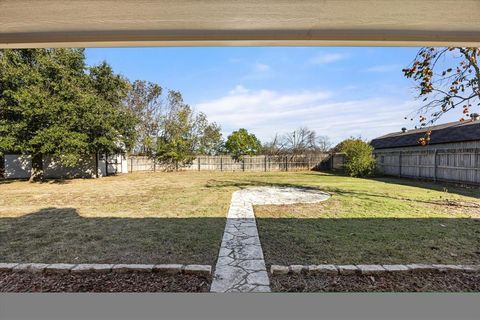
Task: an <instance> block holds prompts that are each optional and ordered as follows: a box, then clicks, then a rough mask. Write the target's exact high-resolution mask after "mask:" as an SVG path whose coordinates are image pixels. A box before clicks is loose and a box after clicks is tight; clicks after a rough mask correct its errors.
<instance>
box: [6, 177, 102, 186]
mask: <svg viewBox="0 0 480 320" xmlns="http://www.w3.org/2000/svg"><path fill="white" fill-rule="evenodd" d="M92 179H93V178H92ZM72 180H73V179H44V180H41V181H35V182H32V183H39V184H68V183H70V182H71V181H72ZM77 180H78V178H77ZM28 181H29V180H28V179H0V185H2V184H10V183H14V182H28Z"/></svg>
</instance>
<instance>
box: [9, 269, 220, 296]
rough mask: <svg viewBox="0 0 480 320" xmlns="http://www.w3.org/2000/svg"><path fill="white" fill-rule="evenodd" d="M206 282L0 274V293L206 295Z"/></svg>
mask: <svg viewBox="0 0 480 320" xmlns="http://www.w3.org/2000/svg"><path fill="white" fill-rule="evenodd" d="M210 283H211V277H210V276H204V275H192V274H175V275H168V274H160V273H145V272H130V273H81V274H73V273H68V274H58V273H57V274H45V273H32V272H13V271H1V272H0V292H208V291H209V289H210Z"/></svg>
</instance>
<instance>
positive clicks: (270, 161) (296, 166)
mask: <svg viewBox="0 0 480 320" xmlns="http://www.w3.org/2000/svg"><path fill="white" fill-rule="evenodd" d="M342 159H343V157H342V156H340V157H339V156H337V155H333V156H332V155H330V154H328V153H315V154H305V155H278V156H276V155H275V156H268V155H261V156H245V157H243V158H242V159H240V160H236V159H234V158H232V157H231V156H198V157H196V158H195V159H194V160H193V161H192V163H191V164H189V165H184V166H177V168H178V170H184V171H304V170H320V169H335V168H337V169H338V168H340V167H341V165H342V164H343V160H342ZM127 166H128V172H138V171H164V170H165V169H166V167H165V166H164V165H162V164H161V163H157V162H156V161H155V160H154V159H152V158H149V157H147V156H130V157H128V164H127Z"/></svg>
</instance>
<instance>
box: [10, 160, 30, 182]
mask: <svg viewBox="0 0 480 320" xmlns="http://www.w3.org/2000/svg"><path fill="white" fill-rule="evenodd" d="M31 172H32V158H31V157H30V156H25V155H20V154H6V155H5V179H27V178H30V173H31Z"/></svg>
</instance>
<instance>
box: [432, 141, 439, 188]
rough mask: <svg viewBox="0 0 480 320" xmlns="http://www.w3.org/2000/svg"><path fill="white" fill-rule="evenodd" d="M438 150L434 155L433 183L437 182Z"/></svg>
mask: <svg viewBox="0 0 480 320" xmlns="http://www.w3.org/2000/svg"><path fill="white" fill-rule="evenodd" d="M437 151H438V150H437V149H435V151H434V153H433V181H435V182H437Z"/></svg>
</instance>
